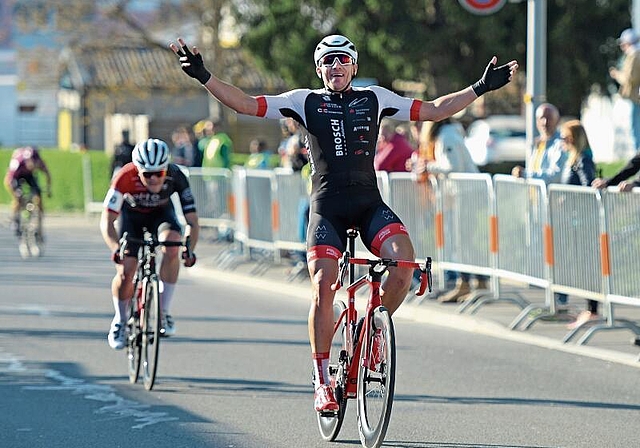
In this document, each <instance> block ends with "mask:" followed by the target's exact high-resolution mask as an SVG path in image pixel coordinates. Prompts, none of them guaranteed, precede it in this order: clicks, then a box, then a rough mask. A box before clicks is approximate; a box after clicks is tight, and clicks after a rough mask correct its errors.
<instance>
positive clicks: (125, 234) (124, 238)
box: [119, 232, 129, 260]
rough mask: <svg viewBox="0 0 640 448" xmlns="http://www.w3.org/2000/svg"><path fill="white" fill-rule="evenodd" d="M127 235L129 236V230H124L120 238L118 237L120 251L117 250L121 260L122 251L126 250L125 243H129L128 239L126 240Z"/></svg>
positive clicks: (122, 257)
mask: <svg viewBox="0 0 640 448" xmlns="http://www.w3.org/2000/svg"><path fill="white" fill-rule="evenodd" d="M127 236H129V232H124V233H123V234H122V238H120V251H119V256H120V259H121V260H123V259H124V252H125V250H127V245H128V243H129V241H128V240H127Z"/></svg>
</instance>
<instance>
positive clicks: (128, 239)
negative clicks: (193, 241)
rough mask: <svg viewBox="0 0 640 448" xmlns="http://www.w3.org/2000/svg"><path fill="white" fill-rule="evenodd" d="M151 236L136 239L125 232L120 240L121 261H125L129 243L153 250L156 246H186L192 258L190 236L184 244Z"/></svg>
mask: <svg viewBox="0 0 640 448" xmlns="http://www.w3.org/2000/svg"><path fill="white" fill-rule="evenodd" d="M147 234H148V235H150V236H149V237H148V238H143V239H140V238H134V237H132V236H129V232H124V233H123V234H122V238H120V250H119V254H120V259H124V252H125V250H126V249H127V246H128V244H129V243H135V244H142V245H144V246H149V247H151V248H155V247H156V246H166V247H180V246H185V247H186V248H187V254H188V256H189V257H191V256H192V253H191V249H190V244H189V243H190V238H191V237H190V236H188V237H187V239H186V241H185V242H184V243H183V242H182V241H158V237H157V236H156V235H154V234H152V233H147Z"/></svg>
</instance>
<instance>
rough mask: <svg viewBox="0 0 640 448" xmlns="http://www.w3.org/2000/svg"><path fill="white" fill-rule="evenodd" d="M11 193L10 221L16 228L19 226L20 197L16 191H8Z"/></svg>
mask: <svg viewBox="0 0 640 448" xmlns="http://www.w3.org/2000/svg"><path fill="white" fill-rule="evenodd" d="M9 191H10V192H11V198H12V199H11V219H12V220H13V222H14V224H15V225H16V226H19V225H20V195H19V194H18V192H17V191H16V190H13V189H9Z"/></svg>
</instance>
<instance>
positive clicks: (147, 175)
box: [142, 170, 167, 179]
mask: <svg viewBox="0 0 640 448" xmlns="http://www.w3.org/2000/svg"><path fill="white" fill-rule="evenodd" d="M165 174H167V170H160V171H143V172H142V175H143V176H144V178H145V179H151V178H152V177H153V176H156V177H162V176H164V175H165Z"/></svg>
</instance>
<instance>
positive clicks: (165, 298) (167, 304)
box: [160, 282, 176, 314]
mask: <svg viewBox="0 0 640 448" xmlns="http://www.w3.org/2000/svg"><path fill="white" fill-rule="evenodd" d="M175 289H176V284H175V283H167V282H162V286H161V287H160V290H161V291H162V294H161V295H160V308H162V313H163V314H171V313H170V312H169V311H170V310H171V302H172V301H173V292H174V291H175Z"/></svg>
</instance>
